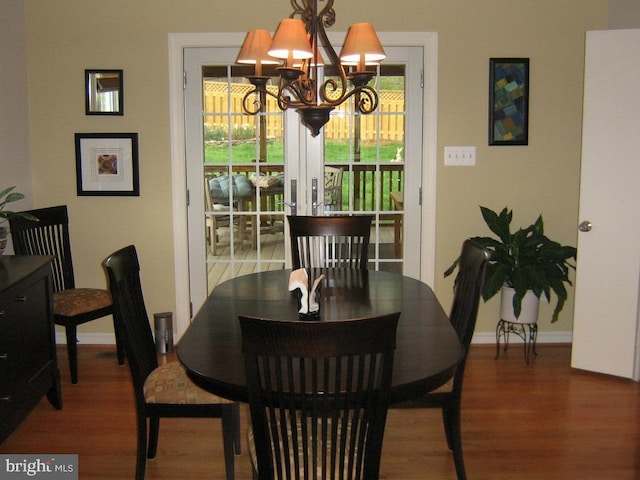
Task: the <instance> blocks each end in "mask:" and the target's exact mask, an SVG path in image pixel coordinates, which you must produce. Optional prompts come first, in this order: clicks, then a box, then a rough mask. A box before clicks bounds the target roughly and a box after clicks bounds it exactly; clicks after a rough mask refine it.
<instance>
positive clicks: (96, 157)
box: [75, 133, 140, 197]
mask: <svg viewBox="0 0 640 480" xmlns="http://www.w3.org/2000/svg"><path fill="white" fill-rule="evenodd" d="M75 144H76V184H77V192H78V196H136V197H137V196H139V195H140V180H139V167H138V134H137V133H76V134H75Z"/></svg>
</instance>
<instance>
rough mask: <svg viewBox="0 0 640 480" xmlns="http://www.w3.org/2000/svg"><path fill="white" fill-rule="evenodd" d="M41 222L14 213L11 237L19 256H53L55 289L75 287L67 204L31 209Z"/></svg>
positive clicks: (32, 213) (11, 220)
mask: <svg viewBox="0 0 640 480" xmlns="http://www.w3.org/2000/svg"><path fill="white" fill-rule="evenodd" d="M25 213H30V214H31V215H34V216H35V217H37V218H38V221H37V222H36V221H33V220H28V219H26V218H23V217H18V216H12V217H11V218H10V219H9V222H10V225H11V239H12V241H13V248H14V251H15V253H16V254H17V255H51V256H53V257H54V260H53V262H52V263H51V268H52V272H53V288H54V291H55V292H60V291H62V290H67V289H71V288H75V278H74V275H73V261H72V259H71V244H70V241H69V215H68V212H67V206H66V205H61V206H57V207H48V208H40V209H36V210H28V211H27V212H25Z"/></svg>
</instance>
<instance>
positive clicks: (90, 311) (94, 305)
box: [9, 205, 124, 384]
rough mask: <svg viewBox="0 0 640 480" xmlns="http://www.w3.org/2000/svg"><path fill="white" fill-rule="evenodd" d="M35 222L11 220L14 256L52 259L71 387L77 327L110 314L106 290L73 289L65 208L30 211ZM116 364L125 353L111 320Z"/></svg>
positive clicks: (55, 306) (57, 316)
mask: <svg viewBox="0 0 640 480" xmlns="http://www.w3.org/2000/svg"><path fill="white" fill-rule="evenodd" d="M25 213H30V214H31V215H34V216H35V217H36V218H37V219H38V221H32V220H29V219H26V218H23V217H20V216H15V215H14V216H12V217H11V218H10V220H9V221H10V226H11V239H12V241H13V248H14V251H15V253H16V255H51V256H53V257H54V258H53V262H52V263H51V266H52V271H53V291H54V294H53V312H54V321H55V323H56V324H57V325H61V326H63V327H64V328H65V333H66V337H67V352H68V357H69V369H70V371H71V383H74V384H75V383H78V346H77V342H78V340H77V333H78V325H81V324H83V323H86V322H90V321H92V320H96V319H98V318H102V317H106V316H107V315H111V314H112V304H111V295H110V294H109V291H108V290H107V289H99V288H76V282H75V276H74V272H73V261H72V257H71V242H70V241H69V213H68V211H67V206H66V205H60V206H56V207H48V208H40V209H36V210H29V211H27V212H25ZM113 326H114V332H115V337H116V351H117V356H118V363H119V364H120V365H123V364H124V350H123V348H122V344H121V343H122V342H120V340H119V338H118V336H119V332H118V330H119V329H118V326H117V322H116V320H115V318H114V320H113Z"/></svg>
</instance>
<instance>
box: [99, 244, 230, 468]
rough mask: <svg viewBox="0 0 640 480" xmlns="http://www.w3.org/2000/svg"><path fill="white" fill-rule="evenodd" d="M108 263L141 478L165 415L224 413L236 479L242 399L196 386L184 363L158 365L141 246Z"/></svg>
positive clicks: (118, 254)
mask: <svg viewBox="0 0 640 480" xmlns="http://www.w3.org/2000/svg"><path fill="white" fill-rule="evenodd" d="M103 264H104V267H105V268H106V270H107V275H108V278H109V289H110V291H111V295H112V297H113V305H114V309H113V313H114V316H115V317H116V318H117V319H118V322H119V324H120V326H121V332H122V339H123V340H124V342H123V343H124V348H125V352H126V354H127V359H128V363H129V368H130V369H131V377H132V379H133V389H134V394H135V403H136V414H137V432H138V433H137V438H138V440H137V457H136V480H143V479H144V473H145V467H146V458H155V456H156V453H157V447H158V433H159V428H160V418H161V417H199V418H203V417H206V418H221V419H222V438H223V445H224V459H225V465H226V476H227V480H233V478H234V452H235V453H237V454H239V453H240V415H239V406H238V404H237V403H234V402H233V401H231V400H227V399H224V398H221V397H218V396H216V395H213V394H211V393H209V392H206V391H204V390H202V389H201V388H199V387H198V386H196V385H195V384H194V383H193V382H192V381H191V380H190V379H189V377H188V376H187V374H186V372H185V370H184V368H183V367H182V365H181V364H180V363H178V362H175V361H172V362H167V363H164V364H162V365H160V366H158V357H157V354H156V349H155V344H154V341H153V334H152V333H151V326H150V324H149V317H148V315H147V310H146V307H145V304H144V298H143V294H142V286H141V283H140V265H139V263H138V255H137V252H136V248H135V247H134V246H133V245H130V246H128V247H125V248H123V249H121V250H118V251H117V252H115V253H113V254H111V255H110V256H109V257H108V258H107V259H106V260H105V261H104V262H103ZM147 419H148V420H149V426H148V429H147Z"/></svg>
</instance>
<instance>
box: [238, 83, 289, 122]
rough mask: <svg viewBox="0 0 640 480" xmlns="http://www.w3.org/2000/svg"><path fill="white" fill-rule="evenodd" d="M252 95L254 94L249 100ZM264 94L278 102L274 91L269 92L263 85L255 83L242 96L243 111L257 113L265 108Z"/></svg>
mask: <svg viewBox="0 0 640 480" xmlns="http://www.w3.org/2000/svg"><path fill="white" fill-rule="evenodd" d="M252 95H255V98H254V99H252V100H250V97H251V96H252ZM266 95H270V96H272V97H273V98H275V99H276V100H277V101H278V102H280V99H279V98H278V96H277V95H276V94H275V93H272V92H270V91H269V90H267V89H266V88H265V87H263V86H259V85H256V86H255V87H254V88H253V89H252V90H250V91H248V92H247V93H245V94H244V97H242V110H244V113H246V114H247V115H257V114H258V113H260V112H263V111H264V110H266V108H267V102H266ZM278 104H279V103H278Z"/></svg>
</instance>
